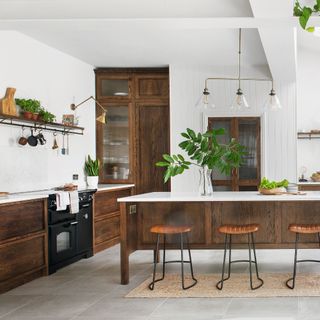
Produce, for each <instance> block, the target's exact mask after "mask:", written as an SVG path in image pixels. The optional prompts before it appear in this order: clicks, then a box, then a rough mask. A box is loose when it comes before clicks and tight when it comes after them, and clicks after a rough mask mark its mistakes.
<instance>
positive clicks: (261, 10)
mask: <svg viewBox="0 0 320 320" xmlns="http://www.w3.org/2000/svg"><path fill="white" fill-rule="evenodd" d="M249 1H250V5H251V9H252V12H253V15H254V17H255V19H268V17H269V18H271V17H272V18H274V21H277V20H281V21H285V20H287V19H290V20H291V21H294V22H293V23H291V24H288V25H283V26H282V27H279V25H278V24H275V25H274V26H273V27H270V28H267V27H266V26H265V25H263V24H261V25H259V26H258V31H259V34H260V38H261V42H262V46H263V48H264V51H265V54H266V58H267V61H268V64H269V68H270V72H271V74H272V76H273V78H274V79H279V80H289V81H295V80H296V70H297V59H296V50H297V44H296V29H295V26H296V25H297V19H296V18H292V1H289V0H280V1H279V0H268V1H261V0H249ZM275 8H277V9H276V10H275Z"/></svg>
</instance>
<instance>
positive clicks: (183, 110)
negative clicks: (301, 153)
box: [170, 64, 296, 191]
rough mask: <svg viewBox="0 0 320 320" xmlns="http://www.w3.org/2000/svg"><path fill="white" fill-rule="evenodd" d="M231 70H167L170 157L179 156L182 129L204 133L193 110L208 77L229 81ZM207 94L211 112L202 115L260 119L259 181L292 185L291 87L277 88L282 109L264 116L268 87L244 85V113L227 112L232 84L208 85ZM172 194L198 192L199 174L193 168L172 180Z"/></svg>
mask: <svg viewBox="0 0 320 320" xmlns="http://www.w3.org/2000/svg"><path fill="white" fill-rule="evenodd" d="M235 74H236V68H231V67H228V68H226V67H224V68H223V67H207V68H204V67H200V66H189V65H188V66H186V65H178V64H174V65H170V117H171V119H170V121H171V124H170V125H171V152H172V153H177V152H179V153H180V152H181V149H180V148H179V147H178V144H179V142H180V141H181V139H182V138H181V136H180V132H182V131H184V130H185V129H186V128H187V127H189V128H192V129H194V130H195V131H205V130H206V124H205V123H204V122H203V121H202V119H203V115H202V114H201V113H200V112H199V111H198V110H196V109H195V106H194V105H195V102H196V101H197V99H198V98H199V96H200V94H201V92H202V91H203V88H204V80H205V79H206V78H207V77H210V76H234V75H235ZM243 74H244V75H248V76H250V77H252V76H256V77H262V78H265V77H267V76H268V70H265V69H263V68H261V69H251V70H243ZM208 87H209V91H210V92H212V93H213V94H214V98H215V105H216V108H215V109H214V110H213V111H212V112H210V113H209V114H207V115H205V118H206V117H207V116H219V117H222V116H261V117H262V176H264V175H265V176H267V177H268V178H270V179H283V178H287V179H289V180H290V181H296V107H295V95H296V89H295V84H294V83H282V82H281V81H279V82H278V83H276V89H277V94H278V96H279V99H280V100H281V103H282V105H283V109H282V110H280V111H269V112H267V113H265V114H263V104H264V102H265V100H266V98H267V96H268V93H269V92H270V84H269V83H268V82H267V83H264V82H245V83H243V85H242V88H243V91H244V92H245V94H246V97H247V99H248V102H249V104H250V106H251V108H250V110H249V112H248V113H244V112H242V111H241V112H239V111H238V112H237V113H234V112H232V111H231V110H230V105H231V102H232V99H233V97H234V95H235V92H236V89H237V84H236V83H235V82H231V81H210V82H209V86H208ZM171 180H172V181H171V187H172V191H183V190H186V191H197V190H198V181H199V175H198V172H197V170H196V169H195V168H193V169H192V170H190V171H189V172H185V173H184V174H183V175H180V176H176V177H174V178H173V179H171Z"/></svg>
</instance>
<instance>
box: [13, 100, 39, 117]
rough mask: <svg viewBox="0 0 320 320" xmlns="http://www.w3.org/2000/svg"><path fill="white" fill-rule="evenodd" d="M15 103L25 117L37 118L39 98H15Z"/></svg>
mask: <svg viewBox="0 0 320 320" xmlns="http://www.w3.org/2000/svg"><path fill="white" fill-rule="evenodd" d="M15 101H16V104H17V105H18V106H20V108H21V110H22V111H23V116H24V118H25V119H32V120H35V121H36V120H38V116H39V111H40V108H41V104H40V101H39V100H35V99H15Z"/></svg>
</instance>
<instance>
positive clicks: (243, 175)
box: [208, 117, 261, 191]
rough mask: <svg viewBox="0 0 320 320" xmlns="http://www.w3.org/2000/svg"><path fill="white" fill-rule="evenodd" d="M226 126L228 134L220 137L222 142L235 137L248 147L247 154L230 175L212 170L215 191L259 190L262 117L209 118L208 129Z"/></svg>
mask: <svg viewBox="0 0 320 320" xmlns="http://www.w3.org/2000/svg"><path fill="white" fill-rule="evenodd" d="M218 128H224V129H225V132H226V134H225V135H223V136H219V137H218V141H219V142H220V143H227V142H229V141H230V139H231V138H235V139H237V140H238V141H239V143H240V144H242V145H244V146H245V147H246V151H247V154H246V155H245V156H244V158H243V164H242V165H241V167H240V168H239V169H234V170H233V171H232V173H231V174H230V175H225V174H221V173H220V172H219V171H217V170H213V172H212V181H213V189H214V190H215V191H230V190H233V191H251V190H257V188H258V185H259V183H260V177H261V174H260V149H261V142H260V118H259V117H245V118H244V117H237V118H235V117H233V118H216V117H210V118H209V119H208V129H209V130H210V129H218Z"/></svg>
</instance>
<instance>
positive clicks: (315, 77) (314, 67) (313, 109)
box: [297, 39, 320, 178]
mask: <svg viewBox="0 0 320 320" xmlns="http://www.w3.org/2000/svg"><path fill="white" fill-rule="evenodd" d="M315 40H316V39H314V41H315ZM319 70H320V60H319V53H318V52H313V51H311V50H310V49H308V50H307V49H303V48H298V80H297V128H298V131H301V130H305V131H310V130H312V129H318V130H319V129H320V112H319V110H320V101H319V83H320V73H319ZM297 151H298V166H297V168H298V175H300V174H301V167H303V166H304V167H306V168H307V173H306V176H305V177H306V178H309V177H310V176H311V175H312V173H313V172H315V171H320V161H319V159H320V141H319V140H318V139H313V140H309V139H308V140H302V139H299V140H298V149H297Z"/></svg>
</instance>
